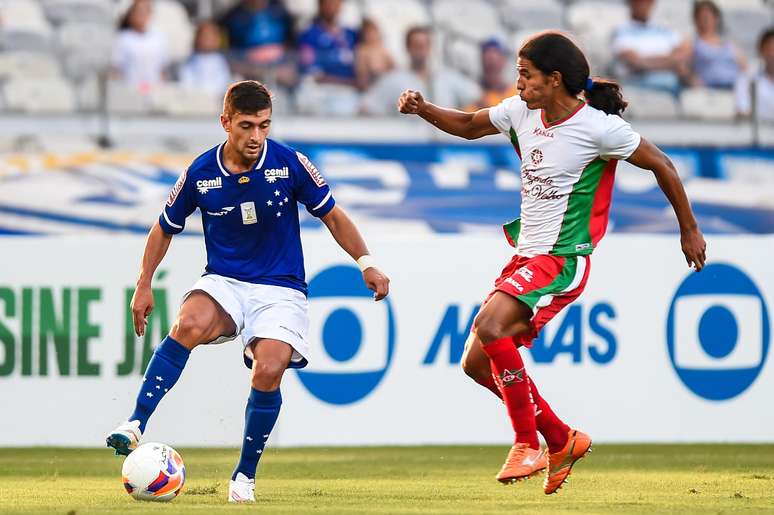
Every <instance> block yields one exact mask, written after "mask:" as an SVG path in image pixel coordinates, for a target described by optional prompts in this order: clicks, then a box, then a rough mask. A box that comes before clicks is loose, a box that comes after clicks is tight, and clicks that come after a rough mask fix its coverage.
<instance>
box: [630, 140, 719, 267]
mask: <svg viewBox="0 0 774 515" xmlns="http://www.w3.org/2000/svg"><path fill="white" fill-rule="evenodd" d="M627 161H629V162H630V163H632V164H633V165H635V166H639V167H640V168H644V169H646V170H651V171H653V174H654V175H655V176H656V181H658V185H659V187H660V188H661V191H663V192H664V194H665V195H666V197H667V199H669V203H670V204H672V209H674V211H675V214H676V215H677V222H678V223H679V224H680V243H681V244H682V247H683V254H685V260H686V262H687V263H688V266H693V267H694V268H695V269H696V271H697V272H698V271H699V270H701V269H702V268H703V267H704V262H705V261H706V260H707V254H706V251H707V243H706V242H705V241H704V236H703V235H702V233H701V230H700V229H699V226H698V224H697V223H696V218H695V217H694V216H693V210H691V204H690V202H688V196H687V195H686V194H685V188H683V183H682V182H681V181H680V176H679V175H678V174H677V170H676V169H675V165H674V164H672V161H671V160H670V159H669V158H668V157H667V156H666V154H664V153H663V152H662V151H661V150H660V149H659V148H658V147H657V146H656V145H654V144H653V143H651V142H650V141H648V140H646V139H645V138H642V140H641V142H640V146H639V147H637V150H635V151H634V153H633V154H632V155H631V156H630V157H629V159H627Z"/></svg>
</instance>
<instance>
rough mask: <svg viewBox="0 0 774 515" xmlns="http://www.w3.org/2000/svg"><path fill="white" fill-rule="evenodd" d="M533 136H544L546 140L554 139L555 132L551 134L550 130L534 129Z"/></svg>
mask: <svg viewBox="0 0 774 515" xmlns="http://www.w3.org/2000/svg"><path fill="white" fill-rule="evenodd" d="M532 134H534V135H535V136H543V137H544V138H553V137H554V133H553V132H551V131H549V130H546V129H543V128H541V127H535V128H534V129H532Z"/></svg>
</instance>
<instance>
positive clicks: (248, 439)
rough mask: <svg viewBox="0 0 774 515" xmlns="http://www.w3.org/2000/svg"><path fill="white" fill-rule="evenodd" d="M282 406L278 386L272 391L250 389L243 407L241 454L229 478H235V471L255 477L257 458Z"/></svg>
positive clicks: (259, 456)
mask: <svg viewBox="0 0 774 515" xmlns="http://www.w3.org/2000/svg"><path fill="white" fill-rule="evenodd" d="M280 406H282V395H281V394H280V391H279V388H277V389H276V390H274V391H273V392H259V391H258V390H256V389H254V388H253V389H252V390H251V391H250V397H249V398H248V399H247V408H245V435H244V436H245V438H244V440H242V454H240V455H239V463H237V466H236V469H235V470H234V473H233V474H232V475H231V479H236V475H237V472H241V473H242V474H244V475H245V476H247V477H248V478H250V479H253V478H254V477H255V471H256V469H257V468H258V460H260V459H261V454H263V448H264V447H265V446H266V440H268V439H269V435H270V434H271V430H272V428H273V427H274V423H275V422H276V421H277V417H278V416H279V412H280Z"/></svg>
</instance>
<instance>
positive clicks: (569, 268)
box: [484, 255, 591, 347]
mask: <svg viewBox="0 0 774 515" xmlns="http://www.w3.org/2000/svg"><path fill="white" fill-rule="evenodd" d="M590 269H591V259H590V256H570V257H562V256H551V255H540V256H535V257H531V258H528V257H523V256H519V255H516V256H513V258H512V259H511V261H510V262H509V263H508V264H507V265H505V268H504V269H503V271H502V273H501V274H500V277H498V278H497V280H496V281H495V289H494V290H493V291H492V293H490V294H489V296H488V297H487V298H486V301H484V304H486V302H487V301H489V299H491V298H492V295H494V294H495V292H498V291H501V292H503V293H507V294H508V295H510V296H512V297H515V298H517V299H519V300H520V301H522V302H523V303H524V304H526V305H527V306H529V308H530V309H531V310H532V319H531V322H532V330H531V331H530V332H528V333H526V334H521V335H519V336H514V337H513V341H514V343H516V345H524V346H526V347H531V346H532V340H534V339H535V338H536V337H537V335H538V331H540V329H542V328H543V326H544V325H546V324H547V323H548V322H549V321H550V320H551V319H552V318H554V316H556V314H557V313H559V312H560V311H561V310H562V309H563V308H564V307H565V306H567V305H568V304H570V303H571V302H572V301H574V300H575V299H577V298H578V296H580V294H581V293H582V292H583V289H584V288H585V287H586V281H587V280H588V278H589V270H590Z"/></svg>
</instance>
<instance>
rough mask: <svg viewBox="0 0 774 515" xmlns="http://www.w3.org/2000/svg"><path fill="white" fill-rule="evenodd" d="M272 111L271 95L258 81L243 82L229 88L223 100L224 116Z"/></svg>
mask: <svg viewBox="0 0 774 515" xmlns="http://www.w3.org/2000/svg"><path fill="white" fill-rule="evenodd" d="M264 109H271V93H270V92H269V90H268V89H266V86H264V85H263V84H261V83H260V82H258V81H257V80H243V81H239V82H235V83H233V84H232V85H231V86H229V87H228V91H226V96H225V98H224V99H223V114H225V115H226V116H231V115H233V114H235V113H242V114H255V113H257V112H258V111H263V110H264Z"/></svg>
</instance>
